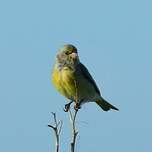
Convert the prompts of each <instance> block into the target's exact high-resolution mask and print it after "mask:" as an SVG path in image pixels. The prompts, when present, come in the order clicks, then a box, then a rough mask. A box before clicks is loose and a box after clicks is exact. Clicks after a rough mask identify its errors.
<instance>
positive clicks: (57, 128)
mask: <svg viewBox="0 0 152 152" xmlns="http://www.w3.org/2000/svg"><path fill="white" fill-rule="evenodd" d="M52 115H53V118H54V125H48V127H50V128H52V129H53V131H54V134H55V151H54V152H59V136H60V133H61V128H62V124H63V122H62V121H61V120H59V121H57V118H56V114H55V113H53V112H52Z"/></svg>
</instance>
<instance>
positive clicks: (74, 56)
mask: <svg viewBox="0 0 152 152" xmlns="http://www.w3.org/2000/svg"><path fill="white" fill-rule="evenodd" d="M70 56H71V58H72V59H74V60H75V59H77V58H78V54H77V53H76V52H73V53H71V54H70Z"/></svg>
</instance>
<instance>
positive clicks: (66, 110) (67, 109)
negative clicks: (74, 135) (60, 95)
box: [63, 101, 73, 112]
mask: <svg viewBox="0 0 152 152" xmlns="http://www.w3.org/2000/svg"><path fill="white" fill-rule="evenodd" d="M72 102H73V101H71V102H69V103H67V104H65V107H64V109H63V110H64V111H65V112H68V111H69V109H70V106H71V103H72Z"/></svg>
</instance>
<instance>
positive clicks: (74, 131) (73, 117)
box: [69, 110, 78, 152]
mask: <svg viewBox="0 0 152 152" xmlns="http://www.w3.org/2000/svg"><path fill="white" fill-rule="evenodd" d="M77 112H78V110H75V111H74V112H73V113H72V112H71V110H69V117H70V123H71V132H72V138H71V144H70V149H71V152H74V150H75V143H76V137H77V135H78V131H77V129H76V125H75V122H76V116H77Z"/></svg>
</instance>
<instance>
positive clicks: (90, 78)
mask: <svg viewBox="0 0 152 152" xmlns="http://www.w3.org/2000/svg"><path fill="white" fill-rule="evenodd" d="M78 68H80V70H81V72H82V74H83V76H84V77H85V78H86V79H87V80H88V81H89V82H90V83H91V84H92V85H93V86H94V89H95V90H96V92H97V93H98V94H99V95H100V91H99V89H98V87H97V85H96V82H95V81H94V79H93V78H92V76H91V74H90V73H89V71H88V69H87V68H86V67H85V66H84V65H83V64H82V63H79V64H78Z"/></svg>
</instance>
